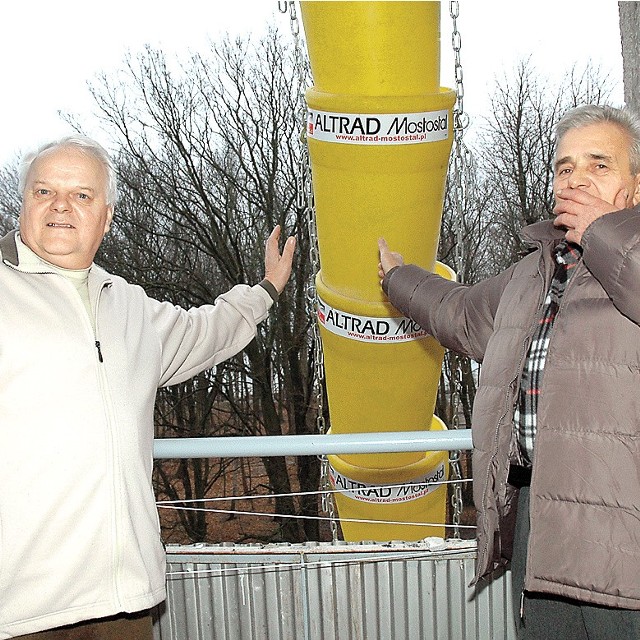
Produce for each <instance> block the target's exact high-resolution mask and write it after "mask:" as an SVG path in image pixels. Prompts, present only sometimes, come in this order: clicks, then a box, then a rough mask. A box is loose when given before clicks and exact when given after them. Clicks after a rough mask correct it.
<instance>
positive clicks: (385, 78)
mask: <svg viewBox="0 0 640 640" xmlns="http://www.w3.org/2000/svg"><path fill="white" fill-rule="evenodd" d="M300 6H301V11H302V19H303V24H304V30H305V36H306V41H307V47H308V52H309V59H310V63H311V70H312V74H313V78H314V86H313V87H312V88H310V89H309V90H308V91H307V104H308V107H309V121H308V129H307V137H308V141H309V154H310V158H311V170H312V176H313V188H314V197H315V204H316V222H317V230H318V244H319V250H320V266H321V269H320V271H319V273H318V275H317V278H316V288H317V293H318V298H319V300H318V319H319V322H320V331H321V336H322V341H323V350H324V362H325V374H326V384H327V393H328V399H329V411H330V416H331V431H332V432H333V433H353V432H367V431H368V432H377V431H414V430H421V429H424V430H428V429H443V428H445V427H444V425H443V424H442V422H441V421H440V420H439V419H437V418H435V417H434V416H433V410H434V406H435V400H436V394H437V388H438V381H439V379H440V369H441V366H442V357H443V349H442V347H441V346H440V345H439V344H438V343H437V342H436V341H435V340H434V339H433V338H432V337H430V336H427V335H426V334H425V332H424V331H422V330H421V329H420V327H418V326H416V325H414V324H413V323H412V322H411V321H409V320H408V319H407V318H402V317H398V315H399V314H398V312H397V311H396V310H395V309H394V308H393V307H392V306H391V305H390V304H389V303H388V302H387V300H386V298H385V296H384V294H383V293H382V291H381V289H380V282H379V278H378V275H377V264H378V254H377V240H378V238H379V237H385V238H386V239H387V241H388V242H389V244H390V246H391V247H393V248H394V249H396V250H398V251H400V252H401V253H402V254H403V255H404V257H405V260H406V261H407V262H412V263H415V264H419V265H421V266H424V267H425V268H427V269H431V270H434V269H435V270H437V271H438V272H440V273H441V274H442V275H444V276H445V277H449V278H453V277H454V274H453V272H451V270H449V269H448V268H447V267H445V266H444V265H441V264H440V263H436V260H435V256H436V251H437V245H438V237H439V231H440V222H441V217H442V215H441V214H442V202H443V194H444V184H445V178H446V170H447V163H448V159H449V154H450V151H451V143H452V108H453V104H454V102H455V93H454V92H453V91H451V90H449V89H442V88H440V86H439V68H440V56H439V53H440V31H439V30H440V3H439V2H395V1H391V2H376V1H374V2H366V1H362V2H361V1H355V2H317V1H313V2H308V1H303V2H301V3H300ZM329 462H330V466H331V476H332V481H333V483H334V486H335V487H336V488H338V489H340V490H341V491H342V492H341V493H339V494H336V495H337V498H336V502H337V506H338V513H339V517H340V519H341V526H342V531H343V535H344V537H345V539H346V540H418V539H421V538H424V537H427V536H430V535H440V536H442V535H444V526H443V524H444V520H445V511H446V494H447V492H446V487H445V486H444V485H442V484H441V485H438V484H433V483H434V482H437V481H441V480H445V479H446V478H447V477H448V465H447V454H446V452H429V453H396V454H388V455H383V454H367V455H364V454H359V455H344V456H330V457H329ZM394 485H403V486H394ZM351 519H364V520H367V521H373V522H364V523H354V522H350V520H351ZM424 523H437V524H438V526H433V527H425V526H423V524H424Z"/></svg>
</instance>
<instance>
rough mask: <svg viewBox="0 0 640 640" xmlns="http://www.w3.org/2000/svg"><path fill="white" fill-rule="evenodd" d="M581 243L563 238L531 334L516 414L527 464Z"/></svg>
mask: <svg viewBox="0 0 640 640" xmlns="http://www.w3.org/2000/svg"><path fill="white" fill-rule="evenodd" d="M581 257H582V252H581V249H580V247H577V246H575V245H569V244H568V243H567V242H566V241H562V242H561V243H560V244H559V245H558V246H557V247H556V248H555V250H554V259H555V261H556V268H555V271H554V273H553V278H552V280H551V286H550V287H549V291H548V292H547V297H546V299H545V301H544V307H543V314H542V317H541V318H540V321H539V323H538V326H537V327H536V330H535V332H534V334H533V336H532V338H531V346H530V347H529V353H528V354H527V359H526V361H525V364H524V369H523V370H522V378H521V380H520V391H519V394H518V401H517V403H516V407H515V412H514V415H513V423H514V426H515V430H516V437H517V440H518V444H519V446H520V453H521V455H522V458H523V460H524V462H525V464H526V465H531V463H532V462H533V444H534V441H535V437H536V427H537V419H538V397H539V395H540V386H541V384H542V374H543V372H544V365H545V360H546V357H547V350H548V349H549V339H550V337H551V330H552V329H553V323H554V321H555V319H556V316H557V314H558V310H559V309H560V302H561V301H562V296H563V295H564V292H565V290H566V288H567V283H568V282H569V279H570V278H571V275H572V274H573V272H574V267H575V266H576V265H577V264H578V263H579V262H580V259H581Z"/></svg>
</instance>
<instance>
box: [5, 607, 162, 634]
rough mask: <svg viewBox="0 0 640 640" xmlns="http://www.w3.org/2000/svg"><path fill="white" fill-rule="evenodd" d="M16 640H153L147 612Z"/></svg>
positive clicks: (90, 622)
mask: <svg viewBox="0 0 640 640" xmlns="http://www.w3.org/2000/svg"><path fill="white" fill-rule="evenodd" d="M16 640H153V622H152V621H151V614H150V613H149V612H148V611H142V612H140V613H133V614H125V613H123V614H120V615H117V616H113V617H110V618H101V619H99V620H87V621H86V622H79V623H78V624H72V625H70V626H68V627H58V628H57V629H50V630H49V631H41V632H40V633H30V634H29V635H26V636H19V638H16Z"/></svg>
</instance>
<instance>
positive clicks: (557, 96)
mask: <svg viewBox="0 0 640 640" xmlns="http://www.w3.org/2000/svg"><path fill="white" fill-rule="evenodd" d="M609 84H610V83H609V80H608V78H606V77H605V78H602V77H601V76H600V73H599V71H598V70H597V69H593V68H591V67H589V66H587V67H586V69H585V70H584V71H582V72H578V71H577V70H576V69H575V68H574V69H572V70H570V71H569V72H568V73H567V74H566V75H565V77H564V78H563V79H562V80H561V81H560V82H559V84H558V85H557V86H555V87H554V86H553V85H551V84H550V83H549V81H548V80H547V81H544V82H543V81H542V79H540V78H539V77H538V75H537V74H536V71H535V69H534V68H533V66H532V65H531V63H530V61H528V60H527V61H523V62H520V63H519V64H518V66H517V68H516V70H515V75H514V77H513V78H508V77H506V76H505V77H504V78H503V79H502V80H501V81H499V82H497V84H496V88H495V91H494V93H493V97H492V99H491V111H490V114H489V115H488V116H487V117H486V119H485V125H484V127H483V130H482V132H481V134H480V138H479V143H478V145H477V149H476V157H477V158H482V170H483V173H484V179H485V180H486V181H487V182H488V184H489V185H490V189H489V192H491V194H492V198H491V201H490V202H489V203H488V205H489V206H488V209H487V212H486V213H487V215H488V216H489V217H490V219H491V225H490V227H489V229H490V233H489V234H487V236H486V240H487V241H488V242H489V243H490V253H491V255H492V256H493V264H494V273H495V272H497V271H499V270H502V269H504V268H506V267H507V266H509V265H510V264H512V263H513V262H515V261H516V260H517V259H518V257H519V256H521V255H522V253H523V251H525V250H526V249H525V247H524V245H523V244H522V241H521V239H520V235H519V232H520V229H521V228H522V227H524V226H526V225H528V224H532V223H534V222H537V221H539V220H543V219H545V218H548V217H550V216H551V213H552V210H553V201H554V198H553V189H552V185H553V158H554V153H555V139H554V127H555V124H556V123H557V121H558V120H559V119H560V117H561V116H562V115H563V114H564V112H565V111H567V110H568V109H569V108H571V107H574V106H577V105H579V104H585V103H594V104H598V103H602V102H604V101H606V100H607V99H608V97H609V96H610V93H611V89H610V87H609Z"/></svg>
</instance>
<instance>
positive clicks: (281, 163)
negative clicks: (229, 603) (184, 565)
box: [92, 31, 319, 541]
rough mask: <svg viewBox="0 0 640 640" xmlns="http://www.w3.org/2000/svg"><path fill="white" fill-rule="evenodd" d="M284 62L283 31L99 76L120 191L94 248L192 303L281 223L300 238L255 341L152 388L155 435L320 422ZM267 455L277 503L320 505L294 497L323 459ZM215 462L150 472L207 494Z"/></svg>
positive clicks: (243, 264)
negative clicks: (185, 379) (213, 366)
mask: <svg viewBox="0 0 640 640" xmlns="http://www.w3.org/2000/svg"><path fill="white" fill-rule="evenodd" d="M291 59H292V52H291V51H289V49H288V47H287V46H286V45H285V44H283V41H282V39H281V38H280V36H279V34H278V33H277V31H273V32H271V33H270V34H269V35H268V36H266V37H265V38H264V39H263V40H262V41H261V42H260V43H259V44H258V45H253V44H252V43H251V41H250V40H240V39H238V40H236V41H234V42H230V41H229V40H223V41H222V42H220V43H213V44H212V45H211V50H210V51H209V52H208V53H206V54H200V53H198V54H194V55H192V56H191V57H190V58H189V59H188V60H186V61H184V62H182V63H176V64H175V65H174V66H171V64H170V63H169V61H168V60H167V59H166V58H165V56H164V54H163V53H162V52H161V51H158V50H154V49H151V48H148V49H147V50H146V51H145V52H144V53H143V54H142V55H140V56H138V57H137V58H135V59H132V58H129V59H128V60H127V61H126V65H125V67H124V68H123V70H122V71H121V72H120V74H118V75H114V76H113V77H110V78H109V77H106V76H105V77H102V78H101V79H99V81H98V82H97V83H96V84H95V85H94V86H93V87H92V92H93V96H94V98H95V100H96V104H97V105H98V108H99V110H100V114H101V120H102V124H103V126H105V128H106V129H107V130H108V131H109V132H110V134H111V135H112V137H113V138H114V139H115V140H116V141H117V143H118V145H119V148H118V154H117V157H118V165H119V171H120V178H121V183H122V186H123V189H122V191H123V195H122V199H121V201H120V203H119V206H118V212H119V213H118V216H117V220H116V223H115V224H114V231H113V234H112V236H111V238H110V239H109V240H108V241H106V242H105V243H104V244H103V247H102V250H101V254H100V260H101V261H102V262H103V263H105V264H106V265H107V266H109V267H110V268H112V269H113V270H115V271H116V272H119V273H122V274H123V275H125V276H126V277H127V278H128V279H129V280H130V281H134V282H137V283H139V284H141V285H143V286H144V287H145V289H146V290H147V291H148V292H149V293H150V294H151V295H154V296H155V297H158V298H161V299H167V300H170V301H172V302H174V303H176V304H181V305H185V306H190V305H199V304H203V303H206V302H211V301H212V300H213V298H214V297H215V296H216V295H217V294H219V293H222V292H223V291H226V290H227V289H229V288H230V287H231V286H232V285H234V284H236V283H237V282H257V281H259V280H260V279H261V278H262V275H263V268H264V266H263V258H264V244H265V241H266V237H267V235H268V233H269V232H270V231H271V229H272V228H273V227H274V226H275V225H276V224H280V225H281V226H282V227H283V229H284V230H285V233H293V234H295V235H296V236H297V240H298V250H297V255H296V263H295V265H294V274H293V276H292V281H291V282H290V284H289V286H288V287H287V289H286V291H285V293H284V294H283V295H282V296H281V299H280V301H279V303H278V305H276V307H275V308H274V311H273V313H272V315H271V317H270V319H269V321H267V322H265V323H263V325H261V327H260V330H259V335H258V337H257V338H256V339H255V340H254V341H252V342H251V344H250V345H249V346H248V347H247V348H246V349H245V351H244V352H243V353H242V354H240V355H239V356H237V357H236V358H234V359H232V360H231V361H229V362H226V363H223V364H222V365H221V366H220V367H218V369H217V371H216V372H215V373H214V372H209V373H207V374H206V375H203V376H201V377H199V378H197V379H196V381H194V382H193V383H191V384H188V385H180V386H179V387H178V388H177V389H167V390H163V391H161V393H160V394H159V397H158V403H157V411H156V419H157V425H158V435H165V434H171V433H177V432H178V430H179V432H180V433H181V434H184V435H192V436H193V435H216V434H218V435H231V434H234V435H248V434H268V435H276V434H277V435H280V434H283V433H298V434H300V433H309V432H312V431H313V429H314V428H315V427H314V424H315V423H314V421H313V416H312V415H311V413H312V412H311V409H312V406H311V405H312V394H311V391H312V366H313V362H312V355H313V354H312V350H311V349H310V340H309V332H308V329H309V325H310V322H311V321H312V320H311V318H310V317H309V316H308V314H307V309H306V297H305V287H306V285H307V283H308V280H309V278H310V264H309V260H308V259H307V256H308V254H309V238H308V234H307V229H306V224H305V223H304V222H305V221H304V219H303V217H302V216H303V211H302V210H301V209H300V208H299V207H298V206H297V204H296V175H297V168H298V161H299V155H300V152H301V147H300V130H299V126H298V123H297V122H296V121H295V118H294V117H293V114H295V112H296V102H297V100H298V95H299V92H300V91H302V90H303V88H302V87H300V86H298V84H297V80H296V78H297V74H295V73H292V69H291ZM292 78H294V79H293V80H292ZM194 385H195V386H194ZM223 418H224V419H223ZM288 462H289V464H288ZM262 463H263V465H264V468H265V469H266V473H267V476H268V481H269V486H268V490H269V491H271V492H273V493H275V494H276V495H277V497H276V499H275V510H276V512H277V513H278V514H284V515H306V516H314V515H317V513H318V500H317V498H316V497H315V496H313V497H306V496H302V497H301V498H300V500H295V499H294V498H293V497H291V495H289V494H291V493H292V490H293V489H294V488H299V489H300V490H301V491H302V492H306V491H313V490H316V489H317V488H318V481H319V469H318V461H317V460H316V459H314V458H301V459H300V460H296V461H295V462H294V461H287V460H286V459H285V458H283V457H277V458H264V459H263V460H262ZM224 472H225V468H224V465H222V466H221V464H215V465H214V464H209V465H205V464H203V463H202V462H201V461H200V462H196V461H189V462H188V463H181V464H180V465H176V464H175V463H173V464H171V463H166V464H163V465H160V466H159V470H158V472H157V474H156V480H157V482H158V491H159V493H160V494H162V495H165V496H174V497H175V496H183V497H185V498H186V496H187V495H192V496H197V497H205V496H206V494H207V491H210V489H211V487H212V486H213V484H214V483H215V482H216V480H217V479H218V478H220V477H221V475H222V474H224ZM188 518H190V521H189V522H187V519H188ZM206 522H207V520H206V518H203V517H200V516H197V515H196V516H185V518H184V519H183V522H182V526H184V527H185V528H186V529H187V531H188V533H189V536H190V537H191V539H196V538H197V539H206V536H207V528H206ZM276 536H277V537H278V538H280V539H284V540H289V541H296V540H302V539H305V538H306V539H319V534H318V525H317V522H316V521H314V520H305V521H304V523H303V524H302V525H300V524H298V521H296V520H292V519H283V520H282V522H280V523H279V527H278V531H277V532H276Z"/></svg>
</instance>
